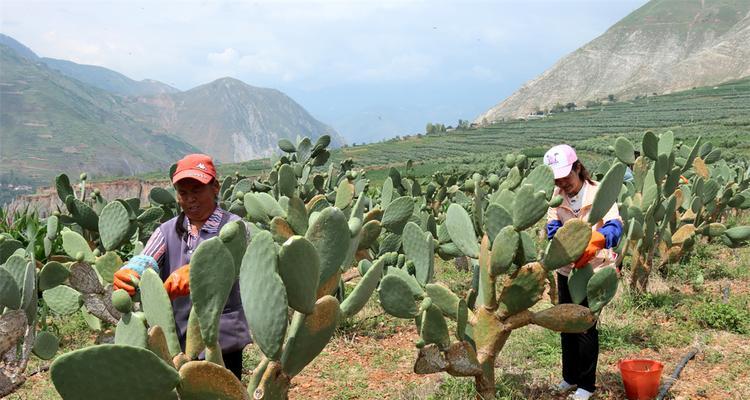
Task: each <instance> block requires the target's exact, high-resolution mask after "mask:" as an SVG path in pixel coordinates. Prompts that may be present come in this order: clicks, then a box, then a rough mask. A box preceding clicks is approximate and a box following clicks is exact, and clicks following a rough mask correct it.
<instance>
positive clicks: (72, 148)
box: [0, 34, 345, 185]
mask: <svg viewBox="0 0 750 400" xmlns="http://www.w3.org/2000/svg"><path fill="white" fill-rule="evenodd" d="M0 35H1V36H0V101H1V102H2V105H3V107H1V108H2V110H0V134H1V136H0V140H1V141H2V143H3V146H0V147H2V149H0V159H2V161H3V162H6V165H11V166H12V168H11V169H10V170H7V169H6V170H5V171H0V183H2V182H3V179H5V178H4V176H6V177H7V175H8V174H11V175H12V176H13V180H14V182H24V183H31V184H34V185H37V184H41V183H46V182H49V180H50V178H51V177H53V176H54V175H56V174H58V173H60V172H67V173H73V172H74V171H81V170H86V171H88V172H89V174H91V175H92V176H96V175H108V176H112V175H132V174H138V173H143V172H146V171H153V170H156V169H160V168H164V167H168V166H169V165H170V164H171V163H172V162H174V161H175V160H176V159H179V158H180V157H182V156H183V155H184V154H187V153H190V152H204V153H207V154H211V155H212V156H213V157H214V158H215V159H216V160H217V162H229V161H232V162H239V161H247V160H250V159H252V158H257V157H266V156H269V155H271V154H272V153H273V152H276V151H278V150H277V149H276V143H277V141H278V139H280V138H286V139H290V140H294V139H295V138H296V137H297V136H298V135H301V136H310V137H312V138H313V139H315V138H317V137H319V136H321V135H323V134H328V135H331V137H332V139H333V140H332V145H333V146H340V145H343V144H344V143H345V140H344V139H343V138H342V137H341V136H340V135H339V134H338V133H337V132H336V131H335V130H334V129H333V128H331V127H330V126H328V125H326V124H324V123H322V122H320V121H318V120H317V119H315V118H314V117H313V116H312V115H310V114H309V113H308V112H307V111H306V110H304V108H302V106H300V105H299V104H298V103H296V102H295V101H294V100H293V99H291V98H290V97H288V96H287V95H285V94H284V93H282V92H280V91H278V90H276V89H266V88H258V87H254V86H251V85H248V84H246V83H244V82H242V81H240V80H237V79H234V78H222V79H218V80H215V81H213V82H209V83H207V84H205V85H201V86H198V87H196V88H193V89H190V90H187V91H184V92H183V91H179V90H178V89H175V88H171V87H170V86H168V85H166V84H163V83H161V82H157V81H153V80H143V81H140V82H138V81H135V80H132V79H130V78H128V77H126V76H125V75H122V74H120V73H118V72H116V71H112V70H109V69H106V68H104V67H98V66H90V65H82V64H76V63H73V62H70V61H65V60H54V59H50V58H42V57H39V56H37V55H36V54H35V53H34V52H33V51H32V50H31V49H29V48H28V47H26V46H24V45H23V44H21V43H20V42H18V41H16V40H15V39H13V38H11V37H10V36H7V35H2V34H0ZM63 70H65V72H63ZM8 163H10V164H8ZM6 180H7V179H6Z"/></svg>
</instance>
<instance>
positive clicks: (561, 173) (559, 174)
mask: <svg viewBox="0 0 750 400" xmlns="http://www.w3.org/2000/svg"><path fill="white" fill-rule="evenodd" d="M572 169H573V164H571V165H566V166H564V167H560V168H552V173H554V174H555V179H561V178H565V177H566V176H568V175H569V174H570V171H571V170H572Z"/></svg>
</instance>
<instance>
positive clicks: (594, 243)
mask: <svg viewBox="0 0 750 400" xmlns="http://www.w3.org/2000/svg"><path fill="white" fill-rule="evenodd" d="M605 244H606V239H604V235H602V234H601V233H599V232H598V231H594V232H593V233H592V234H591V240H589V245H588V246H586V250H584V251H583V254H581V257H580V258H579V259H578V261H576V262H575V264H573V267H575V268H583V267H584V266H585V265H586V264H588V263H589V261H591V259H592V258H594V256H595V255H596V252H597V251H599V250H601V249H603V248H604V245H605Z"/></svg>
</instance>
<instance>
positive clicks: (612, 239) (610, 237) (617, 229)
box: [547, 219, 622, 249]
mask: <svg viewBox="0 0 750 400" xmlns="http://www.w3.org/2000/svg"><path fill="white" fill-rule="evenodd" d="M547 226H548V228H547V232H549V225H547ZM597 231H598V232H599V233H601V234H602V236H604V240H605V242H604V248H605V249H611V248H613V247H615V246H617V243H619V242H620V237H621V236H622V222H620V220H619V219H611V220H609V221H607V222H606V223H605V224H604V225H603V226H602V227H601V228H599V229H597ZM548 235H549V234H548Z"/></svg>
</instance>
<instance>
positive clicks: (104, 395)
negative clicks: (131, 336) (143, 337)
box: [50, 344, 180, 400]
mask: <svg viewBox="0 0 750 400" xmlns="http://www.w3.org/2000/svg"><path fill="white" fill-rule="evenodd" d="M50 377H51V378H52V383H53V384H54V385H55V389H57V392H58V393H60V395H61V396H62V397H63V398H64V399H66V400H89V399H99V400H125V399H131V398H133V399H143V400H159V399H169V398H172V397H171V396H170V393H171V392H172V390H173V389H174V388H175V387H176V386H177V384H178V383H179V381H180V376H179V375H178V373H177V371H176V370H175V369H174V368H173V367H171V366H170V365H168V364H167V363H165V362H164V361H162V360H161V359H160V358H159V357H158V356H157V355H155V354H154V353H152V352H151V351H149V350H146V349H142V348H138V347H132V346H123V345H108V344H104V345H99V346H92V347H87V348H84V349H80V350H76V351H73V352H70V353H67V354H63V355H61V356H60V357H58V358H57V359H55V361H54V362H53V363H52V366H51V367H50ZM116 377H138V380H137V384H133V385H129V386H128V388H127V390H113V389H112V385H113V379H114V378H116Z"/></svg>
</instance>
